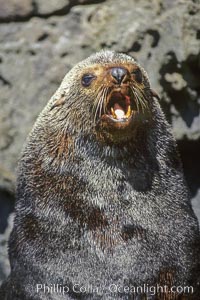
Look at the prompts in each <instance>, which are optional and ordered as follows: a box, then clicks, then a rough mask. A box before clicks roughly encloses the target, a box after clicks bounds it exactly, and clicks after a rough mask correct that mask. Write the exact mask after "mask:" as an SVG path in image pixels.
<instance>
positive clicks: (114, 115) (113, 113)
mask: <svg viewBox="0 0 200 300" xmlns="http://www.w3.org/2000/svg"><path fill="white" fill-rule="evenodd" d="M111 113H112V115H113V117H114V118H115V119H117V116H116V114H115V111H114V109H113V107H111Z"/></svg>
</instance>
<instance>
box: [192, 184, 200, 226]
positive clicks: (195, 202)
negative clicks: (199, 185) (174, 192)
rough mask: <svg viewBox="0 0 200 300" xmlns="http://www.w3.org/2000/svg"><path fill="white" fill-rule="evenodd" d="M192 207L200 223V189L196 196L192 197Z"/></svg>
mask: <svg viewBox="0 0 200 300" xmlns="http://www.w3.org/2000/svg"><path fill="white" fill-rule="evenodd" d="M192 207H193V209H194V211H195V214H196V216H197V218H198V220H199V224H200V189H199V190H198V192H197V194H196V196H195V197H194V198H193V199H192Z"/></svg>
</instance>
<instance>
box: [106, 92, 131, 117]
mask: <svg viewBox="0 0 200 300" xmlns="http://www.w3.org/2000/svg"><path fill="white" fill-rule="evenodd" d="M136 112H137V109H136V108H135V104H134V100H133V97H131V96H130V95H129V94H123V93H122V92H116V91H114V92H112V93H111V94H110V96H109V97H108V101H107V104H106V108H105V113H104V114H103V115H102V116H101V119H103V120H106V119H107V120H110V121H113V122H118V123H125V122H128V121H130V119H131V117H132V116H133V115H134V114H135V113H136Z"/></svg>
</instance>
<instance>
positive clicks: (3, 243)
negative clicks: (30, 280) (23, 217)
mask: <svg viewBox="0 0 200 300" xmlns="http://www.w3.org/2000/svg"><path fill="white" fill-rule="evenodd" d="M13 218H14V215H13V214H11V215H10V216H9V218H8V226H7V228H6V231H5V232H4V234H0V284H1V282H2V281H3V280H4V279H5V278H6V277H7V276H8V275H9V273H10V263H9V260H8V247H7V244H8V239H9V236H10V233H11V230H12V227H13Z"/></svg>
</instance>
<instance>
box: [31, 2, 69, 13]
mask: <svg viewBox="0 0 200 300" xmlns="http://www.w3.org/2000/svg"><path fill="white" fill-rule="evenodd" d="M35 4H36V6H37V11H38V13H39V14H40V15H46V14H52V13H53V12H57V11H60V10H63V9H65V8H67V7H68V6H69V4H70V0H49V1H48V2H47V1H45V0H36V1H35Z"/></svg>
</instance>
